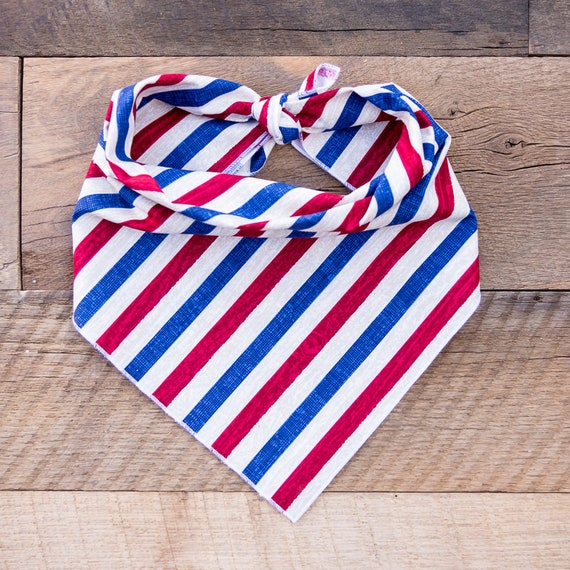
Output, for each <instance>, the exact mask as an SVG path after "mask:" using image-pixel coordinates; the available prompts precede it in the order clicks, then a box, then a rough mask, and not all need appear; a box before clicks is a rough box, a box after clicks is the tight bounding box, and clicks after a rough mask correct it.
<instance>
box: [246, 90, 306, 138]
mask: <svg viewBox="0 0 570 570" xmlns="http://www.w3.org/2000/svg"><path fill="white" fill-rule="evenodd" d="M288 98H289V95H287V93H279V94H278V95H273V96H272V97H261V98H260V99H259V101H256V102H255V103H254V104H253V106H252V109H251V116H252V117H253V118H254V119H255V120H256V121H257V122H258V123H259V125H260V127H261V128H262V129H264V130H265V131H267V132H268V133H269V134H270V135H271V137H272V138H273V140H274V141H275V142H276V143H277V144H287V143H289V142H291V141H294V140H296V139H298V138H300V137H301V125H300V124H299V122H298V121H297V119H296V117H295V115H293V114H292V113H291V112H290V111H288V110H287V109H286V108H285V105H286V103H287V99H288Z"/></svg>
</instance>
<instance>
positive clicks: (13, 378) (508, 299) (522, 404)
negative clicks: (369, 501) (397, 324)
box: [0, 292, 570, 492]
mask: <svg viewBox="0 0 570 570" xmlns="http://www.w3.org/2000/svg"><path fill="white" fill-rule="evenodd" d="M70 312H71V306H70V300H69V294H67V293H64V292H52V293H40V292H29V293H21V294H20V293H16V292H13V293H5V294H4V297H3V298H2V303H1V304H0V400H1V401H2V403H3V413H2V414H1V415H0V488H2V489H23V490H64V489H84V490H88V489H98V490H117V489H118V490H145V491H147V490H190V491H205V490H226V491H235V490H239V491H243V490H244V488H245V484H244V483H243V482H242V481H241V479H239V478H238V477H237V476H236V475H234V474H233V473H232V472H231V471H230V470H229V469H227V468H226V467H224V466H223V465H221V464H220V463H219V462H218V461H217V459H215V458H214V457H213V456H212V455H211V454H210V453H209V452H208V451H206V450H205V449H204V448H202V446H201V445H200V444H199V443H197V442H196V441H195V440H194V439H193V438H192V437H191V436H189V435H188V434H187V433H186V432H185V431H184V430H182V429H181V428H180V427H179V426H177V425H176V424H175V423H174V422H173V421H171V420H170V419H168V418H167V417H166V416H165V414H164V413H163V412H162V411H161V410H160V409H159V408H158V407H156V406H155V405H153V404H152V403H151V402H150V401H149V400H148V399H146V398H145V397H144V396H143V395H142V394H141V393H139V392H138V391H137V389H136V388H135V387H134V386H132V385H131V384H130V382H128V381H127V380H126V379H124V378H123V377H122V376H121V375H120V374H119V373H118V372H117V371H116V370H115V369H114V368H113V367H112V366H111V365H109V364H107V363H106V362H105V361H104V359H103V357H102V356H100V355H99V353H98V352H96V351H95V350H94V349H92V348H91V347H90V346H89V345H88V344H87V343H86V342H84V341H83V340H82V339H81V338H80V337H79V335H78V334H77V333H76V332H75V331H74V330H73V328H72V326H71V323H70ZM569 340H570V293H558V292H543V293H531V292H522V293H494V294H490V293H488V294H485V295H484V299H483V303H482V306H481V308H480V309H479V311H478V312H477V313H476V314H475V315H474V317H473V318H472V319H471V320H470V321H469V322H468V323H467V325H466V326H465V327H464V329H463V330H462V331H461V332H460V333H459V334H458V335H457V336H456V337H455V338H454V339H453V341H452V342H451V343H450V344H449V346H448V347H447V349H446V350H445V351H444V352H443V354H442V355H440V356H439V357H438V359H437V360H436V362H435V363H434V364H433V365H432V367H431V368H430V369H429V370H428V371H427V372H426V374H425V375H424V376H423V377H422V378H421V379H420V381H419V382H418V383H417V384H416V385H415V386H414V388H413V389H412V390H411V391H410V393H409V394H408V395H407V396H406V397H405V398H404V400H403V401H402V403H401V404H400V405H399V406H398V407H397V408H396V410H395V411H394V412H393V413H392V414H391V415H390V416H389V418H388V419H387V420H386V422H385V423H384V424H383V425H382V426H381V427H380V429H379V430H378V431H377V432H376V433H375V434H374V436H373V437H372V438H371V439H370V440H369V441H368V443H367V444H366V445H365V446H364V447H363V449H362V450H361V451H360V452H359V453H358V454H357V455H356V456H355V457H354V458H353V460H352V461H351V462H350V463H349V464H348V466H347V467H346V468H345V469H344V470H343V472H342V473H341V474H340V475H339V476H338V477H337V479H336V480H335V481H334V482H333V484H332V486H331V487H330V490H333V491H355V490H356V491H512V492H514V491H517V492H520V491H524V492H527V491H537V492H538V491H569V490H570V456H569V454H568V449H570V397H569V392H568V378H570V342H569Z"/></svg>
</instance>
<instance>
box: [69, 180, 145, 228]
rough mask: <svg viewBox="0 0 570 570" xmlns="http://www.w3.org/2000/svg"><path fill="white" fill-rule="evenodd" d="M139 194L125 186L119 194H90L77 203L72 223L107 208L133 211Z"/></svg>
mask: <svg viewBox="0 0 570 570" xmlns="http://www.w3.org/2000/svg"><path fill="white" fill-rule="evenodd" d="M138 197H139V194H138V193H137V192H135V191H134V190H131V189H130V188H127V187H126V186H123V187H122V188H121V189H120V190H119V192H118V193H114V194H88V195H87V196H83V198H80V199H79V200H78V201H77V204H76V205H75V210H74V211H73V216H72V218H71V220H72V222H75V221H76V220H77V219H78V218H80V217H81V216H83V214H90V213H91V212H96V211H98V210H104V209H105V208H124V209H126V210H130V209H132V208H133V207H134V206H133V204H134V202H135V200H136V199H137V198H138Z"/></svg>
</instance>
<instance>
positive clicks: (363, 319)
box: [230, 223, 453, 470]
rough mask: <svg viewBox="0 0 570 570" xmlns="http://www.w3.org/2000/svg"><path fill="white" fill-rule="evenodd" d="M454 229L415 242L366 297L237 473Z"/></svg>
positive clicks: (267, 421)
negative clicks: (394, 293)
mask: <svg viewBox="0 0 570 570" xmlns="http://www.w3.org/2000/svg"><path fill="white" fill-rule="evenodd" d="M452 229H453V228H450V227H449V224H445V223H444V224H442V223H439V224H435V225H434V226H432V227H431V228H430V229H429V230H428V231H427V232H426V234H424V238H423V239H421V240H419V241H418V242H416V243H415V244H414V245H413V246H412V248H411V249H410V250H409V251H408V252H406V254H405V255H404V256H403V257H402V258H401V259H400V260H399V261H398V263H396V265H395V266H394V267H393V268H392V270H391V271H390V272H389V273H388V275H387V276H386V277H385V278H384V279H383V280H382V282H381V284H380V285H379V286H378V288H377V289H376V291H375V292H374V293H373V294H371V295H369V296H368V297H367V299H366V300H365V301H364V302H363V304H362V305H361V307H360V308H359V309H358V310H357V311H356V312H355V313H354V314H353V315H352V316H351V317H350V319H349V320H348V321H347V322H346V323H345V325H344V326H343V327H342V328H341V329H340V331H338V332H337V334H336V335H335V336H334V337H333V339H331V340H330V341H329V342H328V343H327V344H326V345H325V347H324V348H323V349H322V350H321V351H320V352H319V354H318V355H317V356H316V357H315V358H314V359H313V360H312V361H311V363H310V364H309V366H307V368H305V370H304V371H303V372H302V373H301V374H300V375H299V376H298V377H297V378H296V379H295V381H294V382H293V383H292V385H291V386H289V388H288V389H287V390H286V391H285V392H284V393H283V394H282V395H281V397H280V398H279V400H277V402H275V404H274V405H273V406H272V408H271V409H270V410H268V412H267V413H266V414H265V415H264V416H263V418H261V419H260V421H259V422H258V423H257V424H256V426H255V427H254V428H253V429H252V430H251V431H250V433H249V434H248V435H247V436H245V437H244V439H243V440H242V441H241V442H240V444H239V445H238V446H237V447H236V448H235V449H234V451H233V452H232V454H231V456H230V458H231V461H232V464H235V465H236V466H237V467H236V468H237V469H240V470H241V469H243V468H245V466H246V465H247V464H248V463H249V461H251V459H252V458H253V457H254V456H255V455H256V454H257V452H258V451H259V450H260V449H261V448H262V447H263V446H264V445H265V443H266V442H267V441H268V440H269V439H270V438H271V437H272V435H273V434H274V433H275V431H276V430H277V429H279V427H280V426H281V425H282V424H283V422H284V421H286V420H287V418H288V417H289V416H290V415H291V414H292V413H293V412H294V411H295V410H296V409H297V408H298V407H299V405H300V404H301V403H302V402H303V401H304V400H305V399H306V397H307V396H308V395H309V394H310V393H311V392H312V391H313V390H314V388H315V387H316V386H317V384H319V382H320V381H321V380H322V378H323V377H324V376H325V375H326V374H327V373H328V372H329V371H330V369H331V368H333V367H334V366H335V365H336V363H337V361H338V360H339V359H340V358H341V357H342V356H343V355H344V353H345V352H346V348H347V347H350V346H352V345H353V344H354V343H355V342H357V340H358V338H359V337H360V336H361V334H362V333H363V332H364V331H365V330H366V329H367V328H368V326H369V325H370V323H371V322H372V321H373V320H374V319H375V318H376V316H377V315H378V314H379V313H380V312H381V311H382V310H383V309H384V308H385V307H386V305H387V304H388V303H389V302H390V301H391V300H392V297H393V294H392V292H394V291H399V289H400V288H401V287H402V286H403V285H404V283H406V281H407V280H408V279H409V278H410V277H411V275H412V274H413V273H414V271H415V270H416V268H417V267H418V266H419V265H420V264H421V263H422V262H423V261H425V259H427V258H428V257H429V255H430V254H431V253H432V252H433V251H434V250H435V249H436V248H437V246H438V245H439V244H440V243H441V242H442V241H443V240H444V239H445V237H446V236H447V235H448V234H449V233H450V231H452Z"/></svg>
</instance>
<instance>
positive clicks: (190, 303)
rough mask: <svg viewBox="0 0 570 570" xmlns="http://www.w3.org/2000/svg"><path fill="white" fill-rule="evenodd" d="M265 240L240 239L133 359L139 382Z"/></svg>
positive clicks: (133, 373) (129, 368)
mask: <svg viewBox="0 0 570 570" xmlns="http://www.w3.org/2000/svg"><path fill="white" fill-rule="evenodd" d="M264 241H265V240H263V239H259V238H253V239H240V240H239V241H238V242H237V244H236V246H235V247H234V248H233V249H232V250H231V251H230V252H229V253H228V255H226V257H225V258H224V259H223V260H222V262H221V263H220V264H219V265H218V266H217V267H216V268H215V269H214V270H213V271H212V273H210V275H208V277H207V278H206V279H205V280H204V282H203V283H202V284H201V285H200V286H199V287H198V289H196V291H195V292H194V293H193V294H192V295H191V296H190V297H189V298H188V300H187V301H186V302H185V303H184V304H183V305H182V306H181V307H180V308H179V309H178V310H177V311H176V312H175V313H174V315H172V317H170V319H168V321H167V322H166V323H165V324H164V325H163V326H162V328H161V329H160V330H159V331H158V332H157V333H156V334H155V335H154V337H153V338H152V339H151V340H150V341H149V343H148V344H147V345H146V346H145V347H144V348H143V349H142V350H141V351H140V352H139V353H138V354H137V355H136V356H135V358H133V360H132V361H131V362H130V363H129V365H128V366H127V367H126V368H125V370H126V372H127V373H128V374H129V375H130V376H132V377H133V378H134V379H135V380H140V379H141V378H142V377H143V376H144V375H145V374H146V373H147V372H148V371H149V370H150V369H151V367H152V366H154V364H155V363H156V362H157V361H158V359H159V358H160V357H161V356H162V354H163V353H164V352H165V351H166V350H167V349H168V348H169V347H170V346H171V345H172V344H173V343H174V342H175V341H176V339H177V338H178V337H179V336H180V335H181V334H182V333H183V332H184V331H185V330H186V329H187V328H188V327H189V326H190V325H191V324H192V322H193V321H194V319H195V318H196V317H197V316H198V315H199V314H200V313H201V312H202V311H203V310H204V309H205V308H206V307H207V306H208V305H209V304H210V303H211V301H212V300H213V299H214V298H215V297H216V295H217V294H218V293H219V292H220V291H221V290H222V289H223V288H224V287H225V286H226V285H227V284H228V283H229V281H230V280H231V279H232V277H233V276H234V275H235V274H236V273H237V272H238V270H239V269H241V267H243V265H245V263H246V261H247V260H248V259H249V258H250V257H251V256H252V255H253V254H254V253H255V252H256V251H257V250H258V249H259V248H260V247H261V246H262V245H263V243H264Z"/></svg>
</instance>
